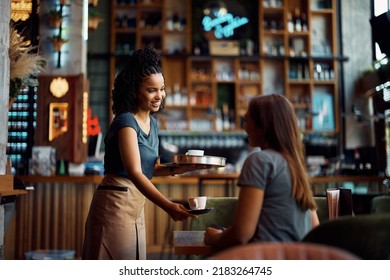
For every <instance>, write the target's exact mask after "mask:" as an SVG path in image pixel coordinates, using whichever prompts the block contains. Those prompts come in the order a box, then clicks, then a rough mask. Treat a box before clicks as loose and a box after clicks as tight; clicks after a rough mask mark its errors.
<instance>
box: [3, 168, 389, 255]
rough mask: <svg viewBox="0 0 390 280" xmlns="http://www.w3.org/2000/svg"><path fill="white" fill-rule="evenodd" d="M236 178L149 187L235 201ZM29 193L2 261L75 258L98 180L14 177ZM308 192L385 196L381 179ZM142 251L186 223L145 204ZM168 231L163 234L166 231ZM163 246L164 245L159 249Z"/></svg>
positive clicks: (319, 184)
mask: <svg viewBox="0 0 390 280" xmlns="http://www.w3.org/2000/svg"><path fill="white" fill-rule="evenodd" d="M238 176H239V174H238V173H229V174H224V173H212V174H197V175H193V176H188V175H186V176H184V175H181V176H174V177H170V176H167V177H155V178H153V179H152V182H153V183H154V184H155V185H156V187H157V188H158V189H159V190H160V192H161V193H162V194H164V195H165V196H166V197H168V198H169V199H171V200H175V201H179V202H183V203H184V202H186V200H187V198H188V197H190V196H196V195H198V194H199V192H201V193H202V194H204V195H207V196H210V197H223V196H227V195H226V194H227V193H228V196H237V195H238V191H239V188H237V187H235V184H236V180H237V178H238ZM18 178H19V179H21V180H23V181H24V182H25V183H26V184H27V185H32V186H33V187H34V190H33V191H29V192H27V194H25V195H22V196H19V197H18V199H17V200H16V211H15V214H14V217H13V219H12V221H11V225H10V227H9V229H8V231H7V233H6V238H5V244H6V246H5V258H6V259H24V258H25V257H24V253H25V252H28V251H32V250H37V249H66V250H75V251H76V258H80V256H81V250H82V242H83V236H84V223H85V220H86V217H87V214H88V210H89V205H90V202H91V199H92V196H93V193H94V191H95V189H96V187H97V185H98V184H99V183H100V181H101V180H102V176H100V175H87V176H18ZM312 179H313V180H312V181H313V190H314V192H315V193H319V194H321V193H322V191H324V190H325V189H326V188H328V187H336V186H341V185H342V184H344V183H349V184H355V185H359V188H356V190H357V191H362V188H364V189H365V192H367V193H370V194H372V195H378V194H380V193H384V192H387V191H388V190H387V189H386V188H384V187H383V183H382V182H383V180H384V179H385V178H383V177H376V176H334V177H332V176H326V177H314V178H312ZM145 215H146V228H147V236H146V238H147V246H148V252H154V253H156V252H158V251H159V250H161V249H162V248H166V249H167V248H172V246H173V244H172V239H171V238H169V236H167V234H165V233H166V232H171V233H172V232H173V231H181V230H186V228H187V223H186V222H172V221H170V218H169V217H168V215H167V214H166V213H165V212H164V211H163V210H161V209H160V208H158V207H157V206H155V205H154V204H153V203H151V202H150V201H148V200H147V201H146V205H145ZM167 229H168V231H167ZM164 244H165V246H163V245H164ZM167 244H168V245H169V246H167Z"/></svg>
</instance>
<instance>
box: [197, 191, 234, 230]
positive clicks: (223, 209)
mask: <svg viewBox="0 0 390 280" xmlns="http://www.w3.org/2000/svg"><path fill="white" fill-rule="evenodd" d="M237 200H238V198H237V197H208V198H207V203H206V208H214V210H213V211H211V212H210V213H207V214H203V215H199V216H198V217H197V218H195V219H191V221H190V226H189V227H190V230H205V229H206V228H207V227H209V226H210V225H212V224H215V225H219V226H222V227H228V226H230V225H231V223H232V220H233V215H234V211H235V209H236V204H237Z"/></svg>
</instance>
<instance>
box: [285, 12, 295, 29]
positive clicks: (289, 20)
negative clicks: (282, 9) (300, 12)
mask: <svg viewBox="0 0 390 280" xmlns="http://www.w3.org/2000/svg"><path fill="white" fill-rule="evenodd" d="M287 30H288V32H294V22H293V19H292V15H291V13H290V12H289V13H288V14H287Z"/></svg>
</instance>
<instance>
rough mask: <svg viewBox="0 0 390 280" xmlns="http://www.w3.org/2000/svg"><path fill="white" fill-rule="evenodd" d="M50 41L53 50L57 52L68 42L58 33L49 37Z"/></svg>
mask: <svg viewBox="0 0 390 280" xmlns="http://www.w3.org/2000/svg"><path fill="white" fill-rule="evenodd" d="M50 40H51V43H52V44H53V47H54V50H55V51H57V52H59V51H61V47H62V45H63V44H65V43H66V42H68V41H69V40H68V39H64V38H62V37H61V36H60V35H54V36H52V37H50Z"/></svg>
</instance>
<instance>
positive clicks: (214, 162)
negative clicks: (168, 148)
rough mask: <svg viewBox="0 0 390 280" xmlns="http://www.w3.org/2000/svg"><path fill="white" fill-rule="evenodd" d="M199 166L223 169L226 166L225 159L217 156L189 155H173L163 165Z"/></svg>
mask: <svg viewBox="0 0 390 280" xmlns="http://www.w3.org/2000/svg"><path fill="white" fill-rule="evenodd" d="M181 164H184V165H200V166H213V167H224V166H225V165H226V158H224V157H217V156H190V155H173V156H171V160H170V161H169V162H167V163H164V165H167V166H175V165H181Z"/></svg>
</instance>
